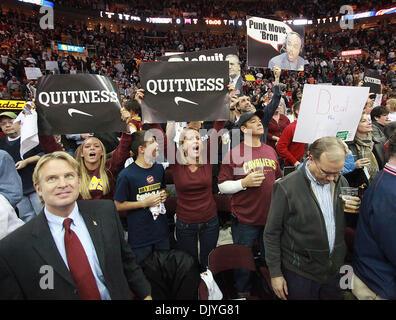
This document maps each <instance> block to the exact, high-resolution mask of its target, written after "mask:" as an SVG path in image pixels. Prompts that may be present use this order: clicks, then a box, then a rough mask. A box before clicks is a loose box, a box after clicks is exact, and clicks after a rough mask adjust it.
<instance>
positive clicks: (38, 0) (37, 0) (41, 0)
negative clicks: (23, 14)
mask: <svg viewBox="0 0 396 320" xmlns="http://www.w3.org/2000/svg"><path fill="white" fill-rule="evenodd" d="M18 1H19V2H25V3H31V4H35V5H37V6H43V7H51V8H53V7H54V3H53V2H51V1H46V0H18Z"/></svg>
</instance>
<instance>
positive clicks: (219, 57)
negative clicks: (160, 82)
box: [160, 47, 243, 96]
mask: <svg viewBox="0 0 396 320" xmlns="http://www.w3.org/2000/svg"><path fill="white" fill-rule="evenodd" d="M160 61H168V62H188V61H202V62H204V61H228V62H229V75H230V81H229V83H230V84H233V85H234V87H235V90H234V92H232V94H234V95H237V96H240V95H242V85H243V83H242V77H241V64H240V60H239V55H238V48H237V47H227V48H217V49H210V50H201V51H195V52H186V53H180V52H179V53H178V52H172V53H169V55H167V54H165V55H164V56H162V57H160Z"/></svg>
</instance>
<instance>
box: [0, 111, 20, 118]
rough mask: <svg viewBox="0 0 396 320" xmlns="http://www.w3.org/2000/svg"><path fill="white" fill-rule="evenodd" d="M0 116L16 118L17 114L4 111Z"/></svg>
mask: <svg viewBox="0 0 396 320" xmlns="http://www.w3.org/2000/svg"><path fill="white" fill-rule="evenodd" d="M1 117H8V118H11V119H16V117H17V115H16V114H15V113H14V112H10V111H6V112H2V113H0V118H1Z"/></svg>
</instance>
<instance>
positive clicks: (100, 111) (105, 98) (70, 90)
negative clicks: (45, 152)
mask: <svg viewBox="0 0 396 320" xmlns="http://www.w3.org/2000/svg"><path fill="white" fill-rule="evenodd" d="M120 101H121V100H120V97H119V92H118V88H117V86H116V85H115V83H113V81H112V80H111V79H110V78H108V77H105V76H101V75H95V74H75V75H64V74H62V75H47V76H44V77H41V78H40V79H39V81H38V84H37V92H36V100H35V102H36V106H37V113H38V128H39V134H40V135H52V134H69V133H81V132H95V133H100V132H120V131H125V124H124V123H123V122H122V120H121V116H120V109H121V103H120Z"/></svg>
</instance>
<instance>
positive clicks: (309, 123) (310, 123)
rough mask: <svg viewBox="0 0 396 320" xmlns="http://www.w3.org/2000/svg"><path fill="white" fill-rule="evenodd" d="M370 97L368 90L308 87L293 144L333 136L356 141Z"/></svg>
mask: <svg viewBox="0 0 396 320" xmlns="http://www.w3.org/2000/svg"><path fill="white" fill-rule="evenodd" d="M368 94H369V88H367V87H349V86H329V85H315V84H306V85H304V90H303V96H302V99H301V106H300V112H299V114H298V121H297V126H296V131H295V133H294V137H293V141H294V142H302V143H312V142H314V141H315V140H316V139H319V138H322V137H326V136H332V137H339V138H341V139H342V140H345V141H352V140H353V139H354V137H355V133H356V129H357V126H358V124H359V120H360V117H361V115H362V112H363V108H364V105H365V104H366V101H367V97H368Z"/></svg>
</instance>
